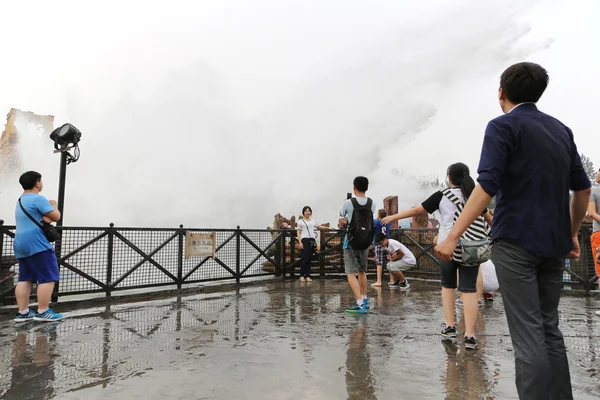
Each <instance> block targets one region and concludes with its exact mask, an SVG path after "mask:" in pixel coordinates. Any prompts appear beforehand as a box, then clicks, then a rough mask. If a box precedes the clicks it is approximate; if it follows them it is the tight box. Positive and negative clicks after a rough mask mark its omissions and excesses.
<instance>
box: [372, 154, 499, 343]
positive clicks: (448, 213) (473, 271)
mask: <svg viewBox="0 0 600 400" xmlns="http://www.w3.org/2000/svg"><path fill="white" fill-rule="evenodd" d="M447 173H448V181H449V183H450V191H449V193H447V195H444V194H443V193H442V192H441V191H438V192H436V193H434V194H433V195H431V196H430V197H429V198H428V199H427V200H425V201H424V202H423V203H422V204H421V205H420V206H417V207H414V208H412V209H410V210H407V211H403V212H401V213H398V214H395V215H391V216H389V217H386V218H384V219H383V220H382V221H381V222H382V223H383V224H386V223H388V222H392V221H395V220H398V219H404V218H410V217H414V216H416V215H421V214H427V213H429V214H433V213H434V212H435V211H438V210H439V212H440V214H441V217H442V221H440V224H441V226H440V231H439V241H440V242H442V241H443V240H444V239H445V238H446V236H447V235H448V232H450V230H451V229H452V226H453V225H454V215H455V213H456V206H455V205H454V203H453V202H452V201H451V200H450V199H449V198H448V196H450V197H452V196H454V197H456V198H458V200H459V201H460V202H462V203H463V204H464V203H466V201H467V199H468V198H469V196H470V195H471V192H473V189H474V188H475V181H473V178H471V176H470V175H469V167H467V166H466V165H465V164H463V163H456V164H452V165H451V166H450V167H448V172H447ZM486 213H487V211H486ZM440 270H441V271H440V272H441V281H442V303H443V305H444V317H445V319H446V323H445V324H444V330H442V337H443V339H445V340H452V339H455V338H456V337H457V336H456V327H455V326H454V307H455V305H454V303H455V298H456V288H457V286H458V290H459V291H460V292H461V293H462V294H463V307H464V315H465V347H466V348H467V349H474V348H475V347H477V341H476V340H475V323H476V322H477V310H478V306H477V274H478V272H479V266H465V265H462V264H459V263H458V262H456V261H454V260H453V261H450V262H443V261H440ZM457 271H458V273H459V275H460V280H458V279H457V274H456V272H457ZM457 280H458V282H457Z"/></svg>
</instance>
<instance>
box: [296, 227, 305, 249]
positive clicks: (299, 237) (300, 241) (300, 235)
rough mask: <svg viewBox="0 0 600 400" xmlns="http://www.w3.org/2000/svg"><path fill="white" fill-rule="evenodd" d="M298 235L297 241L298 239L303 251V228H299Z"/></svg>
mask: <svg viewBox="0 0 600 400" xmlns="http://www.w3.org/2000/svg"><path fill="white" fill-rule="evenodd" d="M296 232H297V235H296V239H298V246H299V247H300V248H301V249H303V248H304V245H303V244H302V228H299V229H298V230H296Z"/></svg>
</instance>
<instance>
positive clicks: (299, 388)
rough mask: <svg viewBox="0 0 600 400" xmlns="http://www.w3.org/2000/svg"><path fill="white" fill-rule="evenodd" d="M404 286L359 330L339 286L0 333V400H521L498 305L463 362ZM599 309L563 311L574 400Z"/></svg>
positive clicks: (284, 288)
mask: <svg viewBox="0 0 600 400" xmlns="http://www.w3.org/2000/svg"><path fill="white" fill-rule="evenodd" d="M411 284H413V287H412V288H411V290H410V292H407V293H403V292H399V291H397V290H390V289H388V288H386V287H384V288H379V289H375V288H370V289H369V290H370V295H371V302H372V305H371V307H372V310H371V313H370V314H369V315H364V316H353V315H348V314H346V313H345V312H344V311H343V308H344V306H345V305H346V304H348V303H349V302H350V301H351V299H350V296H349V290H348V288H347V284H346V283H345V282H343V281H332V280H325V281H318V280H316V281H313V282H312V283H300V282H297V281H286V282H279V281H278V282H269V283H264V284H256V285H254V286H250V287H244V288H240V289H239V290H236V291H232V292H223V293H213V294H204V295H198V296H189V297H183V298H173V299H170V300H160V301H153V302H148V303H136V304H124V305H116V306H115V305H113V306H107V307H106V308H102V309H97V308H96V309H83V310H82V309H80V310H74V311H71V312H68V313H67V314H68V315H69V318H68V319H66V320H65V321H63V322H61V323H54V324H40V323H34V322H31V323H26V324H24V325H14V324H13V323H12V321H1V322H0V326H1V328H0V344H1V346H0V396H1V397H2V398H5V399H11V400H13V399H14V400H17V399H52V398H60V399H121V398H122V399H161V400H162V399H516V398H517V395H516V389H515V386H514V363H513V354H512V351H511V343H510V338H509V336H508V329H507V327H506V323H505V318H504V312H503V310H502V304H501V299H500V298H498V297H497V298H496V301H495V302H493V303H491V304H487V305H486V306H485V307H484V308H483V309H481V314H480V316H481V318H480V322H479V325H478V327H477V333H478V335H479V339H480V346H479V348H478V349H477V350H475V351H465V349H464V347H463V346H462V344H460V343H459V344H457V345H445V344H442V342H441V341H440V338H439V335H438V332H439V330H440V324H441V323H442V322H443V321H442V310H441V301H440V296H439V294H438V291H437V289H436V288H435V287H432V286H428V285H424V284H421V285H420V284H419V283H416V282H412V283H411ZM598 308H600V301H598V300H596V299H589V298H577V297H564V298H563V300H562V304H561V324H562V325H561V326H562V329H563V333H564V334H565V337H566V339H565V340H566V345H567V348H568V351H569V361H570V364H571V374H572V379H573V386H574V390H575V398H576V399H592V398H597V397H598V396H600V383H599V382H600V381H599V379H598V376H599V375H598V374H599V372H600V369H599V368H600V367H599V363H598V359H597V354H598V353H599V352H600V330H599V328H600V318H598V317H596V316H595V315H594V312H595V309H598ZM61 311H62V310H61ZM458 318H459V320H460V319H461V313H459V314H458ZM460 327H461V325H460V324H459V330H460Z"/></svg>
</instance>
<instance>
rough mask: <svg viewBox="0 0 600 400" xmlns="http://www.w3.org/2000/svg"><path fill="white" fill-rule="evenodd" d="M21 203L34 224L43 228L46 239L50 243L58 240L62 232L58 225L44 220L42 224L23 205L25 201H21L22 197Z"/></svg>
mask: <svg viewBox="0 0 600 400" xmlns="http://www.w3.org/2000/svg"><path fill="white" fill-rule="evenodd" d="M19 205H20V206H21V210H23V212H24V213H25V215H27V216H28V217H29V219H30V220H32V221H33V223H34V224H36V225H37V226H38V227H39V228H40V229H41V230H42V232H44V236H46V239H48V241H49V242H50V243H52V242H56V241H57V240H58V239H60V233H58V229H56V227H54V226H52V225H50V224H49V223H47V222H43V221H42V223H41V224H40V223H39V222H37V221H36V220H35V218H33V217H32V216H31V214H29V213H28V212H27V210H25V207H23V203H21V199H20V198H19Z"/></svg>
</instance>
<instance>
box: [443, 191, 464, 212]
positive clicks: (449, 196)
mask: <svg viewBox="0 0 600 400" xmlns="http://www.w3.org/2000/svg"><path fill="white" fill-rule="evenodd" d="M442 194H443V195H444V197H445V198H447V199H448V200H450V201H451V202H452V203H454V205H455V206H456V207H459V208H462V206H463V205H462V202H461V201H460V200H459V199H458V197H456V196H455V195H454V193H452V191H451V190H450V189H444V190H442Z"/></svg>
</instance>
